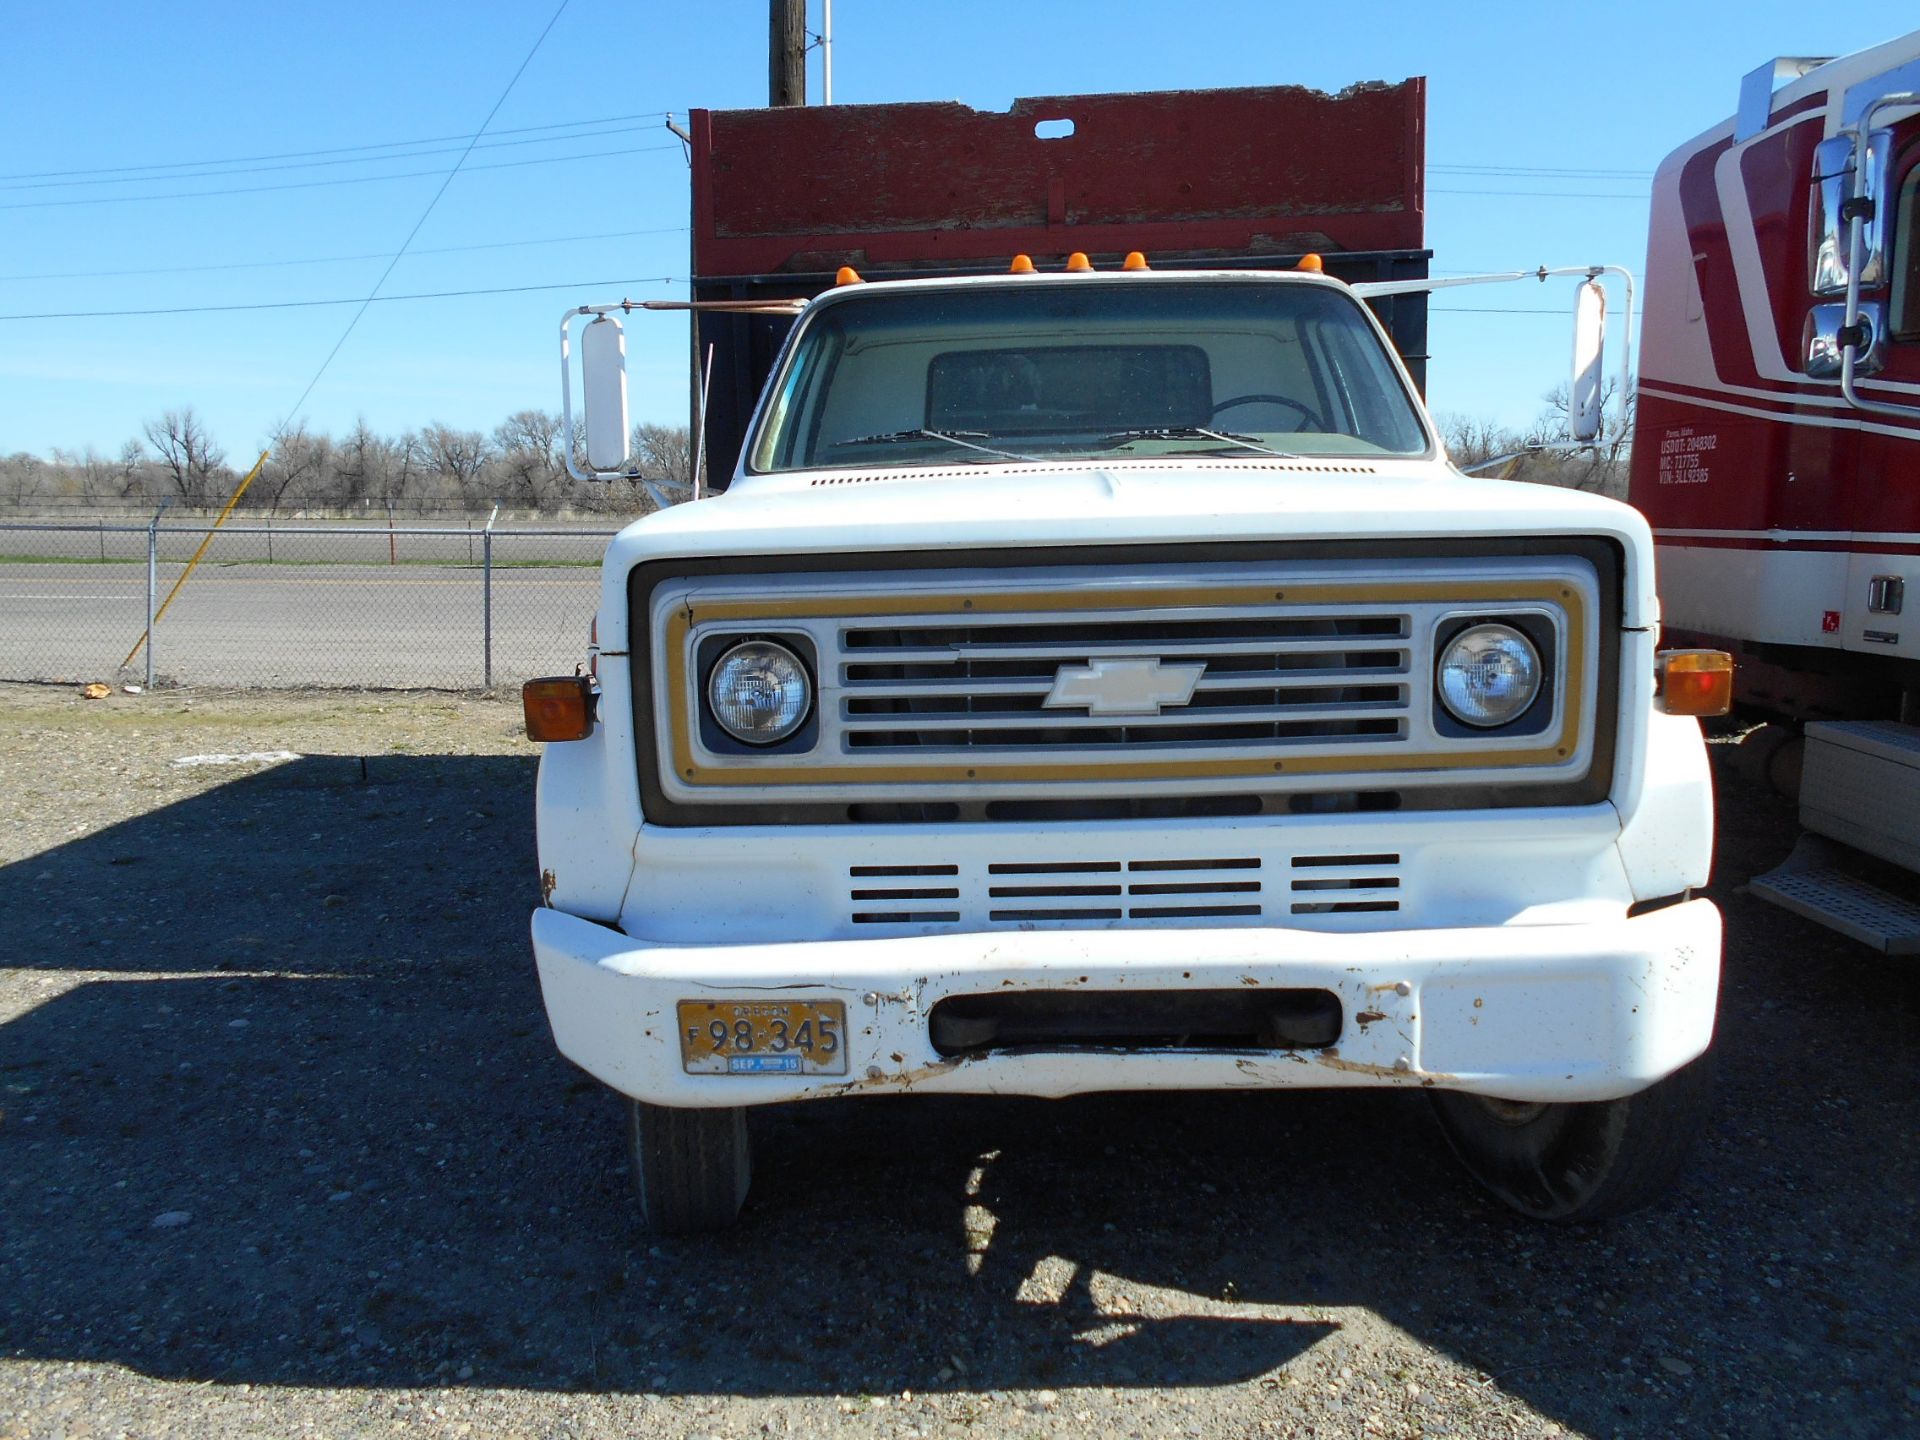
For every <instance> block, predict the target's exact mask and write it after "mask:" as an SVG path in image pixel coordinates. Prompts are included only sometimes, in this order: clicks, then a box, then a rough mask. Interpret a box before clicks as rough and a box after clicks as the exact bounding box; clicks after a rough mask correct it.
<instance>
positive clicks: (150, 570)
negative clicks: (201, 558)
mask: <svg viewBox="0 0 1920 1440" xmlns="http://www.w3.org/2000/svg"><path fill="white" fill-rule="evenodd" d="M172 503H173V501H172V500H171V499H170V498H169V499H167V500H163V501H161V502H160V508H159V509H158V510H156V511H154V512H153V519H151V520H149V521H148V522H147V686H146V688H147V689H149V690H151V689H153V620H154V614H153V609H154V606H155V605H156V604H158V603H159V600H160V517H161V516H162V515H164V514H166V513H167V506H169V505H171V504H172Z"/></svg>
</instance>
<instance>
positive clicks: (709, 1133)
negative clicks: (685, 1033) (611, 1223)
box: [627, 1100, 753, 1235]
mask: <svg viewBox="0 0 1920 1440" xmlns="http://www.w3.org/2000/svg"><path fill="white" fill-rule="evenodd" d="M627 1150H628V1153H629V1154H630V1155H631V1156H632V1157H633V1183H634V1188H635V1189H636V1190H638V1191H639V1192H640V1218H641V1220H642V1221H643V1222H644V1223H645V1224H646V1227H647V1228H648V1229H649V1230H651V1231H653V1232H654V1233H655V1234H657V1235H690V1234H696V1233H698V1232H701V1231H708V1230H724V1229H726V1228H727V1227H728V1226H729V1225H731V1224H733V1222H734V1221H735V1220H736V1219H738V1218H739V1215H740V1205H741V1202H742V1201H744V1200H745V1199H746V1198H747V1185H748V1183H749V1181H751V1179H752V1178H753V1154H752V1151H751V1149H750V1148H749V1147H748V1144H747V1112H746V1110H745V1109H744V1108H742V1107H739V1106H735V1107H733V1108H731V1109H725V1110H683V1109H676V1108H672V1107H669V1106H666V1105H649V1104H647V1103H646V1102H645V1101H644V1100H629V1101H627Z"/></svg>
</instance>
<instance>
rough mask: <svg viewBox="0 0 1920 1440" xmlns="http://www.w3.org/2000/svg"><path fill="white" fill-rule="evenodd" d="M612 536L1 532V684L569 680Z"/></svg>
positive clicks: (442, 531) (234, 530)
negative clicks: (543, 677) (560, 677)
mask: <svg viewBox="0 0 1920 1440" xmlns="http://www.w3.org/2000/svg"><path fill="white" fill-rule="evenodd" d="M615 533H617V532H615V531H614V530H612V529H609V528H604V527H592V528H589V527H585V526H554V525H549V526H543V527H528V526H514V527H511V528H504V527H495V526H491V525H489V524H488V523H486V522H484V521H476V522H474V523H473V524H472V525H470V526H465V527H459V526H447V525H441V526H422V525H402V526H388V525H382V526H378V527H375V526H347V525H329V524H300V523H281V524H277V525H261V524H245V523H234V524H229V525H226V526H224V527H221V528H219V529H217V530H216V529H215V528H214V527H213V526H212V525H210V524H206V523H198V524H170V523H167V521H166V519H165V517H164V515H162V516H157V517H155V518H154V519H153V520H151V521H150V522H148V523H146V524H130V523H125V522H119V521H112V520H104V519H102V520H96V521H92V522H84V523H83V522H45V523H22V522H6V521H0V680H25V681H57V682H70V683H84V682H88V681H94V680H101V681H113V682H124V683H136V684H156V685H187V686H202V687H266V686H278V687H300V688H305V687H327V688H355V689H357V688H377V689H396V688H397V689H435V690H471V689H484V688H491V687H493V686H496V685H512V684H518V683H519V682H520V681H521V680H524V679H526V678H528V677H529V676H533V675H542V674H554V673H566V672H567V671H569V670H571V669H572V668H573V666H574V664H575V663H576V662H577V661H578V660H579V659H580V658H581V657H582V655H583V654H584V653H585V650H586V644H587V625H588V622H589V620H590V619H591V618H592V615H593V611H594V606H595V604H596V603H597V601H598V599H599V579H600V572H599V565H600V558H601V556H602V554H603V553H604V552H605V550H606V547H607V541H608V540H609V539H610V538H611V537H612V536H613V535H614V534H615ZM203 546H204V547H205V548H204V553H202V554H201V555H200V559H199V563H198V564H197V565H195V566H193V569H192V575H191V578H189V579H187V581H186V583H185V584H183V585H180V588H179V590H178V591H177V593H176V592H175V591H174V587H175V585H176V584H177V583H178V582H179V581H180V578H181V576H182V575H184V574H186V572H187V570H188V567H189V565H190V563H191V562H192V561H193V558H194V556H195V554H196V553H197V552H200V551H201V550H202V547H203ZM169 595H171V597H172V598H171V600H169ZM156 612H157V613H158V616H159V618H158V620H157V621H154V620H153V619H152V617H153V616H154V615H155V614H156ZM149 636H150V638H151V643H150V644H149V643H148V640H149ZM130 652H131V653H130Z"/></svg>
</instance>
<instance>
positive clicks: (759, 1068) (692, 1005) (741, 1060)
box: [680, 1000, 847, 1075]
mask: <svg viewBox="0 0 1920 1440" xmlns="http://www.w3.org/2000/svg"><path fill="white" fill-rule="evenodd" d="M680 1063H681V1065H682V1066H683V1067H684V1068H685V1069H686V1070H687V1072H688V1073H689V1074H692V1075H844V1074H846V1073H847V1007H846V1006H845V1005H843V1004H841V1003H840V1002H839V1001H838V1000H682V1001H681V1002H680Z"/></svg>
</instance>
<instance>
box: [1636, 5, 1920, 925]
mask: <svg viewBox="0 0 1920 1440" xmlns="http://www.w3.org/2000/svg"><path fill="white" fill-rule="evenodd" d="M1646 287H1647V288H1646V295H1647V300H1646V311H1645V315H1646V318H1645V322H1644V329H1643V332H1642V342H1641V349H1640V378H1639V388H1638V412H1637V420H1636V429H1635V434H1634V446H1633V468H1632V482H1631V492H1630V498H1631V499H1632V501H1633V503H1634V504H1635V505H1637V506H1638V507H1639V508H1640V510H1641V511H1642V512H1643V513H1644V514H1645V515H1646V516H1647V518H1648V520H1649V522H1650V523H1651V524H1652V526H1653V528H1654V536H1655V539H1656V541H1657V543H1658V553H1659V571H1660V593H1661V599H1662V606H1663V619H1664V621H1665V624H1666V626H1667V630H1668V637H1669V643H1681V644H1687V643H1698V644H1707V645H1713V646H1716V647H1719V648H1722V649H1727V650H1731V651H1733V652H1735V653H1736V655H1737V656H1738V658H1739V660H1740V662H1741V663H1740V672H1739V674H1740V679H1739V681H1738V691H1739V694H1740V697H1741V699H1742V700H1744V702H1745V703H1746V705H1747V706H1748V707H1749V708H1751V709H1752V710H1754V711H1757V712H1764V713H1768V714H1771V715H1772V716H1774V717H1776V718H1778V719H1781V720H1784V721H1786V722H1788V723H1787V724H1786V725H1784V726H1782V727H1780V728H1778V729H1775V730H1770V731H1769V732H1768V733H1767V734H1766V735H1763V736H1759V737H1756V738H1755V740H1754V742H1753V743H1754V744H1755V746H1756V748H1759V747H1761V746H1762V745H1765V744H1769V743H1771V744H1784V747H1785V748H1783V749H1781V750H1780V751H1779V752H1778V754H1777V756H1776V758H1775V761H1774V763H1773V764H1772V766H1771V769H1772V771H1773V773H1774V774H1775V776H1776V777H1777V778H1779V779H1781V780H1782V782H1783V783H1784V784H1785V785H1787V786H1788V787H1792V788H1797V789H1798V792H1799V795H1800V798H1801V806H1802V821H1803V824H1804V826H1805V828H1806V830H1807V831H1808V832H1810V833H1809V838H1808V839H1807V841H1805V842H1804V843H1803V844H1802V846H1801V847H1800V849H1799V850H1797V851H1796V853H1795V856H1794V858H1793V859H1792V860H1791V861H1789V862H1788V864H1787V865H1786V866H1783V867H1782V868H1781V869H1780V870H1778V871H1776V872H1774V873H1773V874H1771V875H1769V876H1765V877H1762V878H1761V879H1760V880H1758V881H1756V882H1755V887H1754V888H1755V889H1756V890H1757V891H1758V892H1759V893H1761V894H1763V895H1766V896H1767V897H1768V898H1770V899H1773V900H1775V901H1777V902H1778V903H1781V904H1784V905H1786V906H1787V907H1788V908H1791V909H1794V910H1796V911H1798V912H1800V913H1802V914H1805V915H1808V916H1809V917H1811V918H1814V919H1817V920H1819V921H1821V922H1822V923H1825V924H1828V925H1831V926H1833V927H1834V928H1836V929H1839V930H1842V931H1843V932H1845V933H1847V934H1850V935H1853V936H1855V937H1856V938H1858V939H1861V940H1863V941H1866V942H1867V943H1870V944H1872V945H1874V946H1876V947H1877V948H1879V949H1881V950H1884V951H1887V952H1889V953H1915V952H1920V905H1915V904H1914V903H1912V899H1911V898H1910V894H1911V891H1912V887H1911V886H1910V885H1909V884H1908V881H1909V879H1910V877H1909V876H1908V875H1907V874H1906V873H1904V872H1906V871H1911V870H1914V869H1920V725H1916V723H1915V722H1920V32H1915V33H1913V34H1910V35H1907V36H1905V37H1903V38H1901V39H1898V40H1894V41H1891V42H1889V43H1887V44H1884V45H1880V46H1877V47H1875V48H1874V49H1870V50H1864V51H1861V52H1860V53H1858V54H1855V55H1849V56H1845V57H1843V58H1840V59H1836V60H1818V59H1799V60H1777V61H1772V62H1769V63H1768V64H1766V65H1764V66H1762V67H1760V68H1759V69H1758V70H1756V71H1754V72H1753V73H1752V74H1750V75H1749V76H1747V78H1746V81H1745V83H1744V84H1743V86H1742V89H1741V94H1740V105H1739V113H1738V114H1737V115H1736V116H1735V117H1734V118H1732V119H1729V120H1727V121H1724V122H1722V123H1721V124H1719V125H1717V126H1715V127H1714V128H1713V129H1712V130H1709V131H1708V132H1707V133H1705V134H1704V135H1701V136H1699V137H1697V138H1696V139H1694V140H1692V141H1689V142H1688V143H1687V144H1685V145H1683V146H1681V147H1680V148H1679V149H1678V150H1676V151H1675V152H1674V153H1673V154H1672V155H1671V156H1669V157H1668V158H1667V160H1666V161H1665V163H1664V164H1662V165H1661V167H1660V169H1659V173H1658V175H1657V177H1656V178H1655V181H1654V191H1653V214H1652V226H1651V232H1650V236H1649V239H1648V245H1647V275H1646ZM1795 727H1803V730H1802V729H1797V728H1795ZM1893 867H1898V868H1893Z"/></svg>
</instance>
